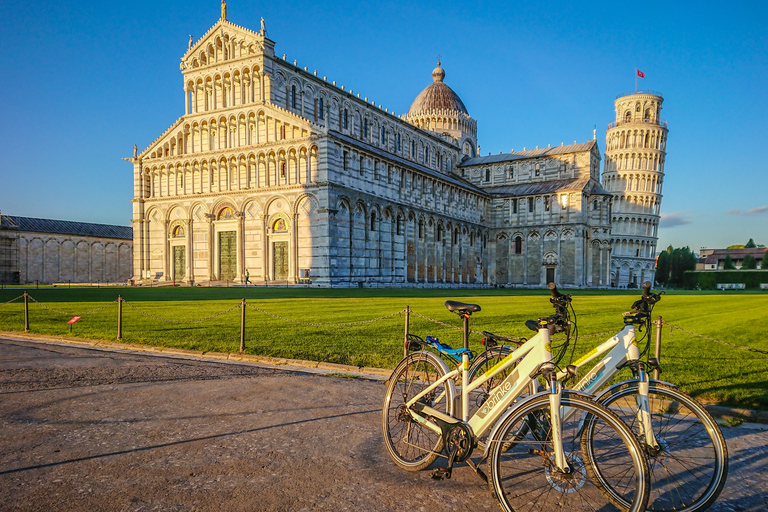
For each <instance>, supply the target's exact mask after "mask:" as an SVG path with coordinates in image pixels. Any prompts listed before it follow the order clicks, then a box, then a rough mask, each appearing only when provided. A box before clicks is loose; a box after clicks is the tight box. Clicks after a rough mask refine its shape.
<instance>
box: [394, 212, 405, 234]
mask: <svg viewBox="0 0 768 512" xmlns="http://www.w3.org/2000/svg"><path fill="white" fill-rule="evenodd" d="M395 233H397V234H398V235H402V234H403V217H401V216H400V215H398V216H397V221H396V222H395Z"/></svg>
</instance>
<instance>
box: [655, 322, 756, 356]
mask: <svg viewBox="0 0 768 512" xmlns="http://www.w3.org/2000/svg"><path fill="white" fill-rule="evenodd" d="M661 323H662V324H664V325H668V326H669V327H670V328H671V330H670V334H671V333H672V330H674V329H677V330H678V331H683V332H684V333H686V334H690V335H691V336H696V337H698V338H702V339H705V340H709V341H714V342H715V343H720V344H721V345H725V346H728V347H732V348H737V349H739V350H747V351H749V352H757V353H758V354H766V355H768V350H760V349H757V348H752V347H745V346H742V345H736V344H734V343H728V342H727V341H722V340H718V339H716V338H712V337H711V336H705V335H703V334H699V333H696V332H693V331H689V330H688V329H684V328H682V327H679V326H677V325H673V324H670V323H669V322H664V321H662V322H661Z"/></svg>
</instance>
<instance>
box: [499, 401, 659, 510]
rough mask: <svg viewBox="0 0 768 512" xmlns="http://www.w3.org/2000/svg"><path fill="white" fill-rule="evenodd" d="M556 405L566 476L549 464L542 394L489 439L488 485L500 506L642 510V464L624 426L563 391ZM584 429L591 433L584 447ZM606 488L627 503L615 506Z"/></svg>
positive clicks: (545, 403)
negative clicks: (587, 447) (557, 405)
mask: <svg viewBox="0 0 768 512" xmlns="http://www.w3.org/2000/svg"><path fill="white" fill-rule="evenodd" d="M561 406H562V409H561V411H569V414H567V417H565V418H563V420H562V436H563V449H564V451H565V456H566V461H567V462H568V465H569V466H570V469H571V471H570V472H568V473H565V472H563V471H561V470H560V469H559V468H558V467H557V466H556V464H555V461H554V459H555V457H554V451H553V446H552V435H551V428H550V418H551V416H550V405H549V396H548V394H541V395H537V396H534V397H532V398H530V399H528V400H526V401H523V402H521V403H520V404H519V405H518V406H517V407H515V408H513V409H512V411H511V412H510V414H509V415H508V416H506V417H505V418H504V419H503V420H502V423H501V424H500V427H499V429H498V430H497V431H496V432H495V434H494V436H493V438H492V439H491V440H490V444H491V450H490V455H489V458H488V465H489V471H490V478H489V480H488V483H489V485H490V487H491V490H492V492H493V493H494V494H495V496H496V498H497V499H498V502H499V506H500V507H501V509H502V510H504V511H506V512H536V511H541V510H547V511H561V512H566V511H567V512H574V511H576V510H578V511H594V512H596V511H601V512H608V511H615V512H619V511H622V512H623V511H627V510H629V511H630V512H641V511H644V510H645V506H646V504H647V502H648V494H649V491H650V485H649V482H648V475H647V473H648V468H647V466H646V464H647V462H646V458H645V456H644V454H643V452H642V450H641V449H640V446H639V444H638V442H637V440H636V439H635V437H634V435H633V434H632V432H631V431H630V430H629V428H628V427H627V426H626V425H624V424H623V423H622V422H621V420H620V419H619V418H618V417H617V416H616V415H615V414H613V413H612V412H610V410H608V409H607V408H605V407H603V406H601V405H599V404H597V403H595V402H593V401H591V400H589V399H587V398H584V397H581V396H578V395H575V394H571V393H568V392H563V394H562V398H561ZM561 415H562V413H561ZM585 426H588V427H589V428H590V432H591V436H590V439H589V445H590V447H589V449H588V450H585V449H584V443H583V438H584V435H585ZM595 475H599V478H595ZM607 489H610V493H613V494H616V495H618V496H620V497H621V498H622V499H623V500H624V501H625V502H626V503H627V504H628V505H627V506H621V505H618V504H616V503H615V502H614V500H613V499H611V497H610V493H609V492H607Z"/></svg>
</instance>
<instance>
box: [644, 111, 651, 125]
mask: <svg viewBox="0 0 768 512" xmlns="http://www.w3.org/2000/svg"><path fill="white" fill-rule="evenodd" d="M650 120H651V109H649V108H647V109H645V115H644V116H643V121H645V122H646V123H647V122H648V121H650Z"/></svg>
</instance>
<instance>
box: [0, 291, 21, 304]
mask: <svg viewBox="0 0 768 512" xmlns="http://www.w3.org/2000/svg"><path fill="white" fill-rule="evenodd" d="M23 298H24V294H23V293H22V294H21V295H19V296H18V297H16V298H15V299H11V300H9V301H8V302H3V303H2V304H0V306H5V305H6V304H10V303H11V302H16V301H17V300H19V299H23Z"/></svg>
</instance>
